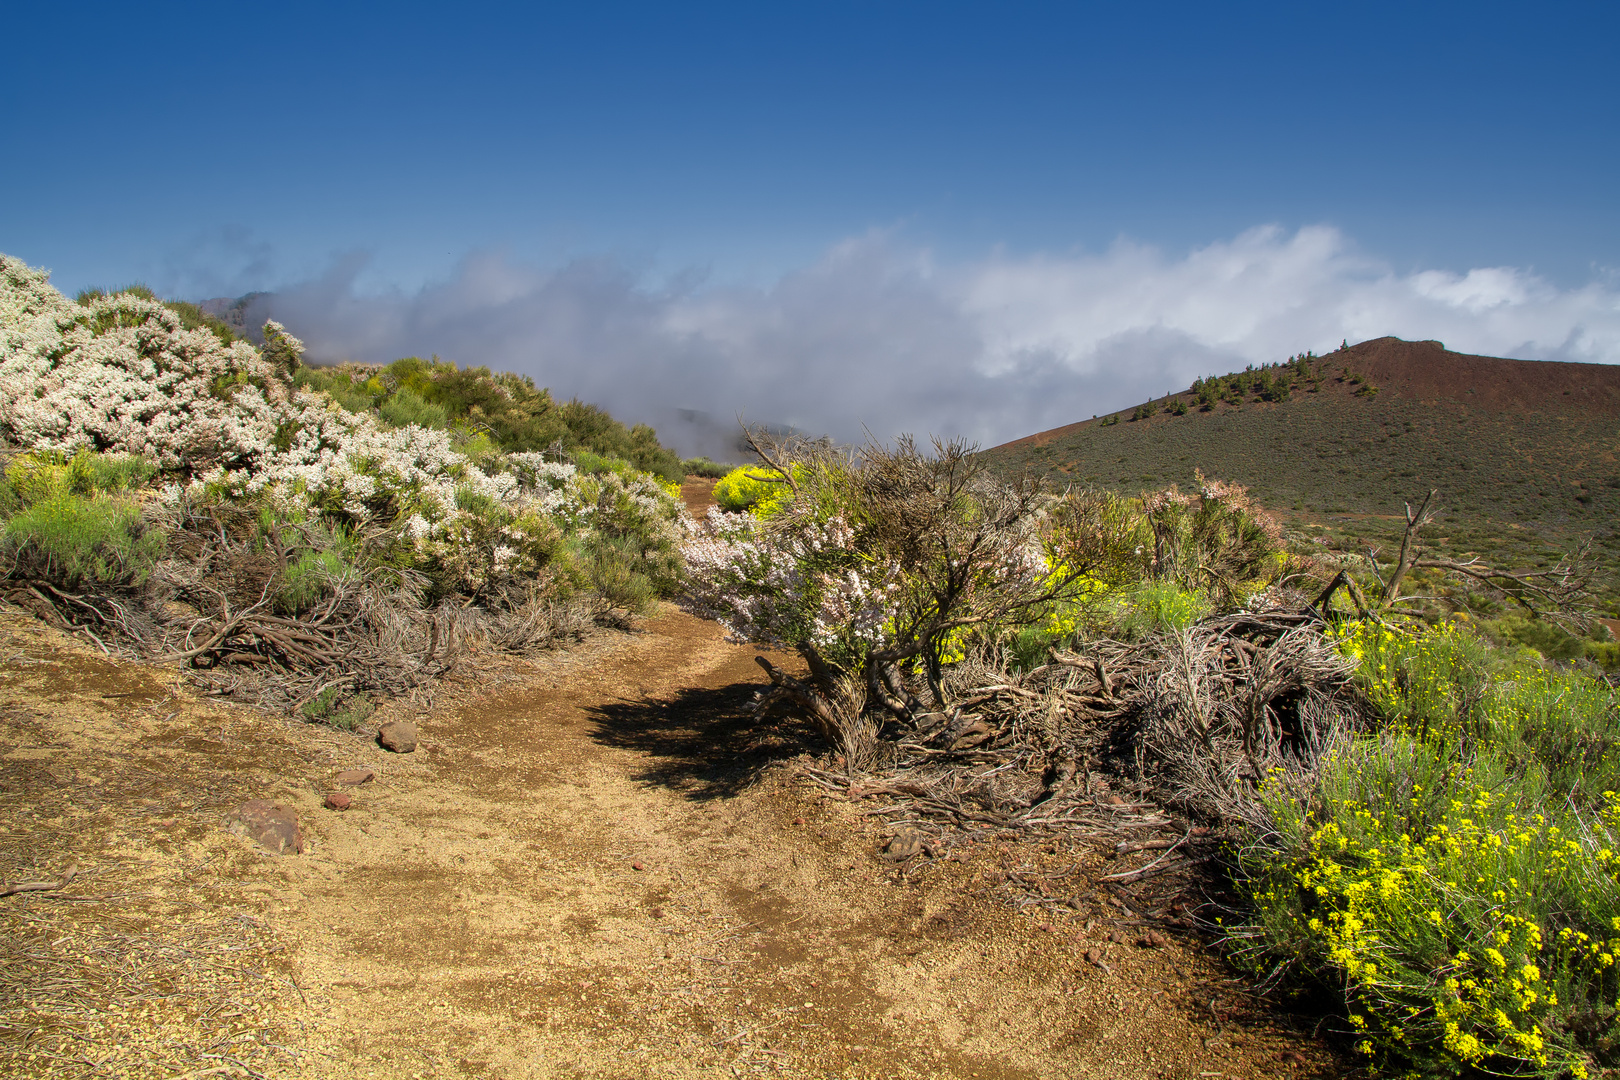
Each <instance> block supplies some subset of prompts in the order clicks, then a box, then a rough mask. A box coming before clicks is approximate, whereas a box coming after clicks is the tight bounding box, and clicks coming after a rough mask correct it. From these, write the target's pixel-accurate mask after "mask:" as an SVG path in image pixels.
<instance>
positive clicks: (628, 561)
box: [590, 537, 658, 615]
mask: <svg viewBox="0 0 1620 1080" xmlns="http://www.w3.org/2000/svg"><path fill="white" fill-rule="evenodd" d="M641 564H642V560H641V558H640V553H639V552H638V551H637V550H636V544H635V542H634V541H633V540H629V539H619V540H615V539H611V538H606V537H602V538H598V539H597V541H596V542H595V543H594V544H592V545H591V560H590V574H591V585H592V586H593V587H594V588H595V589H596V592H597V595H598V596H600V597H602V599H604V600H606V601H607V602H608V603H610V604H612V605H613V606H614V607H619V608H623V609H625V610H626V611H628V612H630V613H631V614H634V615H644V614H646V613H647V612H648V611H650V610H651V609H652V607H653V604H654V602H655V600H656V599H657V596H658V588H657V586H656V585H655V584H654V583H653V581H652V579H651V578H650V577H649V576H648V575H647V574H645V573H643V572H642V570H641V569H640V566H641Z"/></svg>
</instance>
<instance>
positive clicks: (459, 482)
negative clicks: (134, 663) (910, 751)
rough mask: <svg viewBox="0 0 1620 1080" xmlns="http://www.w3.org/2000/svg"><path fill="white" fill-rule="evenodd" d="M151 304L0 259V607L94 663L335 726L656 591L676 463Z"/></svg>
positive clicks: (283, 337)
mask: <svg viewBox="0 0 1620 1080" xmlns="http://www.w3.org/2000/svg"><path fill="white" fill-rule="evenodd" d="M302 351H303V346H302V343H301V342H299V341H298V340H297V339H296V338H294V337H293V336H292V335H290V334H289V333H288V332H287V331H286V330H285V328H283V327H281V326H279V325H278V324H276V323H273V322H271V323H266V324H265V326H264V329H263V340H262V344H261V345H258V346H254V345H252V344H250V343H249V342H247V341H245V340H243V339H242V337H241V336H240V335H239V334H238V333H236V332H235V331H234V330H233V329H232V328H231V327H230V326H228V325H227V324H225V323H223V322H222V321H220V320H219V319H218V318H217V317H214V316H212V315H209V314H208V313H206V312H204V311H202V310H200V309H199V308H197V307H195V306H194V305H190V304H186V303H181V302H173V301H160V300H159V299H158V298H157V297H155V296H154V295H153V294H152V293H151V291H150V290H147V289H143V288H138V287H137V288H131V289H124V290H119V291H118V292H116V293H113V294H106V293H103V292H100V291H90V292H86V293H83V294H81V295H80V296H79V297H78V298H76V299H71V300H70V299H68V298H67V297H65V296H63V295H62V294H61V293H59V292H57V291H56V290H55V289H54V288H52V287H51V286H50V283H49V280H48V276H47V275H46V274H44V273H42V272H40V271H36V270H33V269H31V268H29V267H27V266H25V265H24V264H22V263H20V262H18V261H16V260H14V259H10V258H5V257H0V560H3V576H0V590H3V591H4V594H5V595H6V596H7V597H8V598H9V599H11V600H12V601H13V602H16V603H21V604H24V605H25V606H29V607H31V608H32V609H34V610H36V611H37V612H38V613H39V614H40V615H41V616H42V617H44V618H47V619H48V620H50V621H52V622H54V623H56V624H57V625H59V626H62V627H65V628H69V629H72V630H75V631H76V632H79V633H82V634H84V635H86V636H87V637H89V638H90V639H92V640H94V641H96V642H97V643H98V644H99V645H100V646H101V647H102V648H103V649H106V650H108V651H111V650H113V649H118V650H121V651H125V652H127V653H131V654H133V655H137V656H142V657H149V658H155V659H159V660H162V661H164V662H169V663H180V664H182V665H183V666H184V667H185V668H186V669H187V671H188V672H189V674H190V676H191V678H192V679H193V681H194V682H197V683H199V684H201V685H203V686H206V687H208V688H209V689H210V690H211V691H212V692H214V693H217V694H219V695H222V696H228V697H232V698H237V699H241V700H247V701H254V702H259V703H265V704H275V705H278V706H282V707H287V708H290V709H292V710H295V711H300V712H303V713H305V714H306V715H308V716H309V717H311V718H313V719H331V720H334V721H336V722H340V723H342V724H345V725H352V724H354V723H356V722H357V721H358V720H359V719H361V718H363V717H364V716H365V715H368V714H369V712H370V710H372V709H373V708H374V707H375V706H376V705H377V703H378V702H380V701H383V700H386V699H387V698H388V697H390V696H393V695H397V694H400V693H404V692H407V691H409V690H411V689H412V688H414V687H418V686H421V685H424V684H425V683H428V682H431V681H433V680H435V679H437V678H439V677H440V676H442V675H444V674H445V673H446V672H448V671H450V670H452V669H453V668H454V667H455V665H456V664H457V663H459V662H460V661H461V660H462V658H463V657H464V656H465V654H466V652H467V650H468V648H469V647H471V646H474V645H484V646H490V647H496V648H502V649H508V650H515V651H522V650H525V649H529V648H532V647H540V646H545V645H549V644H552V643H556V642H566V641H569V640H572V639H574V638H577V637H579V636H580V635H581V634H582V633H583V632H584V631H585V629H586V628H588V627H590V626H591V625H592V624H593V623H596V622H601V621H604V620H605V621H609V622H614V621H617V622H622V621H623V619H624V618H625V617H627V615H632V614H637V613H642V612H645V611H647V610H649V609H650V608H651V607H652V606H653V605H654V604H655V603H656V601H657V599H658V598H659V597H661V596H668V595H671V594H672V593H673V592H674V590H675V589H676V588H677V586H678V584H679V581H680V567H681V560H680V554H679V551H678V544H679V540H680V538H681V536H682V530H683V529H684V528H685V526H684V525H683V521H685V520H686V519H685V516H684V515H685V511H684V508H683V506H682V504H681V502H680V500H679V489H678V486H677V485H676V484H675V483H674V481H675V480H678V479H679V478H680V476H681V475H682V470H681V465H680V462H679V460H678V459H677V458H676V457H675V455H674V454H672V453H671V452H670V451H668V450H667V449H665V448H664V447H662V446H660V445H659V443H658V440H657V436H656V434H655V433H654V432H653V431H652V429H651V428H647V427H644V426H638V427H634V428H628V429H627V428H626V427H625V426H624V425H622V424H620V423H619V422H618V421H616V420H614V419H613V418H612V417H611V416H609V415H608V414H606V413H605V412H603V411H602V410H600V409H597V408H595V407H594V406H590V405H585V404H582V403H580V402H577V401H575V402H567V403H564V404H558V403H556V402H554V401H553V400H552V399H551V397H550V395H549V394H548V393H547V392H546V391H545V390H541V389H536V388H535V386H534V385H533V383H532V382H531V381H529V380H527V379H523V378H519V377H516V376H510V375H496V374H491V373H490V372H489V371H487V370H485V369H482V368H470V369H458V368H457V367H456V366H455V365H453V364H448V363H443V362H440V361H437V360H429V361H423V360H420V359H416V358H407V359H405V360H401V361H398V362H396V363H394V364H391V365H388V366H387V367H381V368H347V367H346V368H341V369H316V368H309V367H306V366H304V364H303V363H302V361H301V355H302Z"/></svg>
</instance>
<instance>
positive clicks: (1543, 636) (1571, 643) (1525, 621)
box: [1480, 614, 1620, 670]
mask: <svg viewBox="0 0 1620 1080" xmlns="http://www.w3.org/2000/svg"><path fill="white" fill-rule="evenodd" d="M1480 629H1482V630H1483V631H1485V633H1487V634H1488V635H1490V637H1491V638H1492V639H1493V640H1494V641H1496V642H1498V643H1499V644H1503V645H1528V646H1529V647H1530V648H1532V649H1534V650H1536V651H1537V652H1538V653H1540V654H1541V655H1542V656H1544V657H1546V658H1547V659H1549V660H1590V661H1591V662H1593V663H1595V664H1597V665H1599V666H1600V667H1603V668H1607V669H1611V670H1612V669H1614V668H1615V667H1617V666H1620V648H1617V647H1616V645H1615V643H1614V641H1613V640H1612V638H1610V635H1608V633H1607V632H1606V631H1605V630H1603V628H1602V627H1601V625H1600V626H1599V627H1598V630H1597V631H1596V632H1595V633H1596V634H1602V637H1601V638H1599V637H1597V636H1594V637H1591V638H1583V637H1578V636H1576V635H1575V634H1572V633H1570V632H1569V631H1568V630H1565V629H1564V628H1563V627H1562V626H1559V625H1558V624H1557V623H1554V622H1549V621H1547V620H1546V619H1531V618H1528V617H1526V616H1524V615H1519V614H1512V615H1504V616H1502V617H1501V618H1499V619H1490V620H1487V621H1484V622H1481V623H1480Z"/></svg>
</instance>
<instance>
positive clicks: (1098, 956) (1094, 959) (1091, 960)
mask: <svg viewBox="0 0 1620 1080" xmlns="http://www.w3.org/2000/svg"><path fill="white" fill-rule="evenodd" d="M1086 963H1088V964H1091V965H1093V966H1095V967H1099V968H1102V970H1103V971H1105V972H1107V973H1109V974H1110V975H1111V974H1113V972H1114V969H1113V968H1112V967H1110V966H1109V965H1108V962H1107V961H1105V960H1104V959H1103V951H1102V950H1101V949H1087V950H1086Z"/></svg>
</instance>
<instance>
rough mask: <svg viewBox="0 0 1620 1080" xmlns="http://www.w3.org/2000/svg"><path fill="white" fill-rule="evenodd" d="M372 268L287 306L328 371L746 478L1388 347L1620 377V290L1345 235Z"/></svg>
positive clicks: (867, 240) (1082, 413)
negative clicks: (571, 426)
mask: <svg viewBox="0 0 1620 1080" xmlns="http://www.w3.org/2000/svg"><path fill="white" fill-rule="evenodd" d="M364 267H365V260H364V259H363V258H360V257H355V258H351V259H348V260H345V261H341V262H339V263H338V264H336V265H334V266H333V267H332V269H331V270H330V271H329V272H328V273H326V274H325V275H323V276H322V277H320V278H318V279H316V280H311V281H307V282H304V283H301V284H299V285H296V286H293V287H291V288H286V289H281V290H278V291H277V292H276V293H275V294H274V295H273V296H272V297H270V298H268V301H267V303H268V304H269V308H270V313H273V314H274V316H275V317H276V318H278V319H280V320H281V321H282V322H284V323H286V324H287V325H288V327H289V328H290V329H292V330H293V332H295V333H297V334H298V335H300V336H301V337H303V338H304V339H305V340H306V341H307V342H308V343H309V345H310V355H311V357H312V358H313V359H316V360H318V361H321V362H332V361H337V360H343V359H353V360H362V361H369V362H385V361H388V360H392V359H395V358H397V357H400V356H406V355H413V354H414V355H423V356H425V355H428V354H430V353H437V354H438V355H440V356H442V357H444V358H445V359H450V360H455V361H456V362H458V363H461V364H463V365H467V364H482V365H486V366H488V367H490V368H493V369H495V370H505V371H517V372H522V373H524V374H527V375H531V376H533V377H534V379H535V381H536V382H537V383H539V384H540V385H543V386H549V387H551V389H552V391H553V393H555V394H557V395H559V396H562V397H579V398H582V399H584V400H586V401H591V402H595V403H597V404H600V405H602V406H604V407H606V408H607V409H609V410H610V411H611V412H612V413H613V414H614V415H615V416H619V417H621V418H623V419H625V420H627V421H645V422H648V423H652V424H654V425H655V426H657V427H658V429H659V432H660V434H661V435H662V436H663V437H664V438H665V440H666V441H667V442H671V443H672V444H673V445H676V446H677V447H679V448H680V449H681V450H682V451H683V452H685V453H697V452H705V453H711V454H716V455H719V456H727V455H730V456H735V455H734V454H733V453H732V452H731V450H730V447H729V444H730V441H731V439H732V437H733V435H734V432H735V418H736V417H737V416H739V415H740V416H742V417H743V418H745V419H747V420H749V421H763V422H769V423H774V424H791V425H793V426H795V427H798V428H800V429H803V430H806V431H809V432H813V433H816V434H821V433H825V434H830V435H832V436H834V437H836V438H840V439H851V440H853V439H859V438H861V437H862V434H863V431H864V430H869V431H871V432H872V433H873V434H874V435H877V436H879V437H882V438H887V437H890V436H892V435H894V434H897V433H899V432H902V431H911V432H914V433H917V434H920V435H921V434H928V433H933V434H939V435H947V436H950V435H961V436H965V437H967V438H969V439H971V440H974V441H977V442H979V443H981V444H983V445H992V444H994V443H997V442H1002V441H1005V440H1007V439H1012V438H1017V437H1018V436H1021V435H1027V434H1030V433H1032V432H1035V431H1040V430H1043V429H1046V428H1050V427H1055V426H1057V425H1060V424H1065V423H1070V422H1072V421H1075V420H1080V419H1086V418H1089V417H1090V416H1092V415H1094V414H1101V413H1105V412H1110V411H1114V410H1117V409H1120V408H1124V407H1129V406H1131V405H1133V404H1136V403H1139V402H1141V401H1143V400H1146V399H1147V398H1149V397H1153V396H1158V395H1160V394H1164V393H1166V392H1169V391H1172V390H1179V389H1182V388H1184V387H1185V386H1187V384H1188V383H1190V382H1191V381H1192V380H1193V379H1194V378H1196V377H1197V376H1199V375H1205V374H1210V373H1218V372H1225V371H1229V370H1233V369H1234V368H1242V367H1243V366H1244V365H1245V364H1250V363H1255V364H1258V363H1265V362H1270V361H1275V360H1280V359H1284V358H1286V357H1288V356H1290V355H1292V354H1293V353H1295V352H1299V351H1302V350H1305V349H1314V350H1316V351H1317V352H1323V351H1325V350H1328V349H1332V348H1333V347H1335V346H1337V345H1338V344H1339V342H1340V341H1341V340H1344V339H1348V340H1350V341H1351V342H1355V341H1360V340H1364V339H1366V338H1371V337H1380V336H1383V335H1385V334H1394V335H1397V336H1399V337H1404V338H1409V339H1426V338H1433V339H1439V340H1441V341H1444V342H1445V343H1446V345H1447V346H1448V347H1449V348H1452V349H1455V350H1457V351H1461V352H1472V353H1484V354H1488V355H1497V356H1512V357H1519V358H1523V359H1537V360H1578V361H1588V362H1598V363H1617V362H1620V289H1617V288H1616V287H1615V286H1614V285H1613V284H1612V283H1610V282H1606V281H1599V282H1594V283H1592V284H1589V285H1586V286H1584V287H1581V288H1575V289H1560V288H1556V287H1554V286H1552V285H1550V284H1549V283H1547V282H1546V281H1544V280H1543V279H1541V278H1539V277H1538V276H1536V275H1535V274H1534V273H1531V272H1528V271H1525V270H1521V269H1515V268H1511V267H1489V268H1480V269H1474V270H1470V271H1468V272H1467V273H1465V274H1456V273H1449V272H1444V271H1438V270H1424V271H1420V272H1414V273H1405V274H1402V273H1397V272H1395V271H1394V270H1392V269H1391V268H1390V267H1388V266H1387V265H1385V264H1383V263H1381V262H1380V261H1379V260H1377V259H1374V258H1371V257H1368V256H1366V255H1364V254H1361V253H1358V252H1357V251H1356V249H1355V248H1354V246H1353V245H1352V244H1350V243H1349V242H1348V241H1347V239H1346V238H1345V237H1344V236H1343V235H1342V234H1341V233H1339V232H1338V231H1337V230H1335V229H1332V228H1328V227H1321V226H1317V227H1308V228H1303V229H1300V230H1298V231H1297V232H1294V233H1288V232H1285V231H1284V230H1281V229H1278V228H1275V227H1264V228H1257V229H1253V230H1250V231H1249V232H1246V233H1244V234H1242V235H1240V236H1238V237H1236V238H1234V239H1231V240H1229V241H1223V242H1219V243H1214V244H1210V245H1209V246H1207V247H1204V248H1200V249H1198V250H1195V251H1192V252H1190V253H1188V254H1185V255H1181V256H1170V255H1166V254H1165V253H1164V252H1162V251H1159V250H1156V249H1154V248H1151V247H1145V246H1140V245H1135V244H1130V243H1123V242H1122V243H1119V244H1117V245H1115V246H1114V247H1112V248H1111V249H1109V250H1108V251H1106V252H1102V253H1098V254H1080V255H1069V256H1056V255H1037V256H1025V257H1013V256H1007V255H996V256H992V257H989V258H986V259H982V260H978V261H974V262H961V263H956V264H942V263H940V262H938V261H936V260H935V259H934V258H933V257H931V256H930V254H929V253H928V252H927V251H925V250H920V249H917V248H914V247H908V246H906V245H904V244H901V243H899V242H897V241H896V240H895V239H894V238H893V237H891V236H889V235H886V234H872V235H868V236H864V237H860V238H857V239H852V240H849V241H846V242H844V243H841V244H839V245H837V246H835V247H834V248H832V249H831V250H829V251H828V252H827V253H826V254H825V256H824V257H823V258H821V259H820V260H819V261H818V262H816V263H815V264H814V265H812V266H808V267H805V268H803V269H800V270H796V271H794V272H792V273H788V274H786V275H784V276H782V277H781V278H780V279H779V280H777V281H775V282H774V283H771V284H769V285H766V286H760V287H736V286H717V285H707V284H705V283H704V282H703V281H702V280H701V278H698V277H697V276H695V275H684V276H681V277H677V278H675V279H673V280H671V281H665V282H661V283H651V282H648V281H646V280H644V279H643V277H642V276H640V275H638V274H637V273H635V272H634V271H632V270H631V269H629V268H627V267H626V266H625V265H623V264H621V263H618V262H615V261H613V260H579V261H576V262H573V263H570V264H568V265H566V266H562V267H560V268H551V269H542V268H537V267H532V266H525V265H522V264H520V263H516V262H514V261H511V260H509V259H506V258H503V257H501V256H498V255H489V254H477V255H473V256H469V257H468V258H466V259H465V260H463V261H462V262H461V263H460V264H459V266H458V267H457V269H456V271H455V273H454V274H453V275H452V276H451V277H450V278H449V279H448V280H446V281H444V282H441V283H436V284H433V285H430V286H428V287H426V288H424V289H422V290H421V291H419V292H417V293H415V294H404V293H383V294H377V293H366V292H363V291H361V290H359V289H358V288H357V286H356V279H357V276H358V275H359V274H360V272H361V271H362V270H363V269H364Z"/></svg>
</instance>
